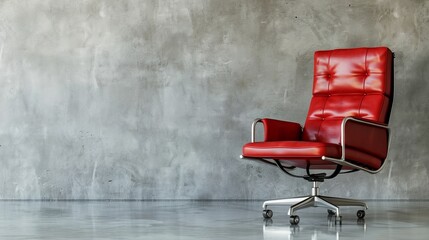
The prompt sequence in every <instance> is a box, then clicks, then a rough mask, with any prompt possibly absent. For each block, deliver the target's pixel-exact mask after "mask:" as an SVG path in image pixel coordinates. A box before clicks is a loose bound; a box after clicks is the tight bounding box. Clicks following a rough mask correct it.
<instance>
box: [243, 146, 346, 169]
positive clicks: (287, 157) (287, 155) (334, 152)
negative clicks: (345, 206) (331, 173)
mask: <svg viewBox="0 0 429 240" xmlns="http://www.w3.org/2000/svg"><path fill="white" fill-rule="evenodd" d="M243 156H245V157H249V158H267V159H278V160H284V161H282V162H284V163H287V164H288V165H292V166H295V167H301V168H305V167H307V164H310V165H312V168H322V169H324V168H326V169H331V168H332V165H333V164H332V163H331V162H329V161H324V160H322V156H327V157H333V158H341V146H340V145H338V144H332V143H322V142H310V141H278V142H254V143H247V144H245V145H244V146H243ZM324 165H325V167H321V166H324ZM328 165H330V166H329V167H328ZM316 166H319V167H316Z"/></svg>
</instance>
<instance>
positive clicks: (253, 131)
mask: <svg viewBox="0 0 429 240" xmlns="http://www.w3.org/2000/svg"><path fill="white" fill-rule="evenodd" d="M259 122H262V118H257V119H255V120H254V121H253V123H252V138H251V139H250V140H251V142H252V143H254V142H255V141H256V124H258V123H259Z"/></svg>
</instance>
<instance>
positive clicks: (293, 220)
mask: <svg viewBox="0 0 429 240" xmlns="http://www.w3.org/2000/svg"><path fill="white" fill-rule="evenodd" d="M289 222H290V224H291V225H298V223H299V217H298V216H297V215H292V216H290V218H289Z"/></svg>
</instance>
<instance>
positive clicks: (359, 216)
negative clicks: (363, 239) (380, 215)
mask: <svg viewBox="0 0 429 240" xmlns="http://www.w3.org/2000/svg"><path fill="white" fill-rule="evenodd" d="M356 216H357V217H358V218H359V219H363V218H364V217H365V211H364V210H359V211H357V213H356Z"/></svg>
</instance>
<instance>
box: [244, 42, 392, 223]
mask: <svg viewBox="0 0 429 240" xmlns="http://www.w3.org/2000/svg"><path fill="white" fill-rule="evenodd" d="M393 58H394V54H393V53H392V52H391V51H390V50H389V49H388V48H386V47H375V48H354V49H335V50H328V51H317V52H315V54H314V77H313V91H312V93H313V96H312V99H311V102H310V107H309V110H308V115H307V118H306V121H305V125H304V127H302V126H301V125H300V124H298V123H293V122H287V121H280V120H274V119H268V118H264V119H256V120H255V121H254V122H253V124H252V138H251V142H249V143H247V144H245V145H244V146H243V149H242V150H243V152H242V155H241V156H240V157H241V158H244V159H250V160H258V161H261V162H264V163H268V164H271V165H275V166H277V167H278V168H280V170H281V171H283V172H284V173H286V174H288V175H289V176H292V177H300V178H304V179H305V180H307V181H310V182H312V183H313V188H312V192H311V195H309V196H304V197H297V198H289V199H278V200H269V201H266V202H264V204H263V205H262V208H263V216H264V218H271V217H272V216H273V212H272V211H271V210H269V209H268V206H274V205H287V206H290V208H289V212H288V214H289V216H290V223H291V224H292V225H296V224H298V223H299V220H300V219H299V217H298V216H297V215H296V214H295V212H296V211H297V210H299V209H303V208H307V207H325V208H327V209H328V213H329V215H330V216H331V217H333V218H334V219H335V223H341V214H340V209H339V207H342V206H356V207H360V208H361V209H360V210H359V211H358V212H357V217H358V218H359V219H363V218H364V217H365V210H366V209H367V205H366V204H365V203H364V202H362V201H359V200H353V199H345V198H334V197H327V196H321V195H320V194H319V183H320V182H323V181H324V180H326V179H331V178H334V177H336V176H338V174H343V173H351V172H356V171H359V170H362V171H365V172H368V173H372V174H374V173H377V172H379V171H380V170H381V169H382V167H383V165H384V163H385V160H386V158H387V152H388V148H389V140H390V134H389V128H388V123H389V117H390V111H391V108H392V102H393ZM258 123H261V124H262V125H263V127H264V140H263V141H260V142H256V141H255V128H256V125H257V124H258ZM297 169H302V171H303V172H305V173H304V174H297V173H295V171H296V170H297ZM314 171H317V173H315V172H314Z"/></svg>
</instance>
